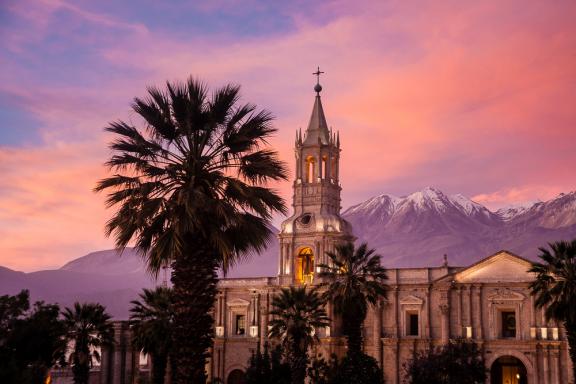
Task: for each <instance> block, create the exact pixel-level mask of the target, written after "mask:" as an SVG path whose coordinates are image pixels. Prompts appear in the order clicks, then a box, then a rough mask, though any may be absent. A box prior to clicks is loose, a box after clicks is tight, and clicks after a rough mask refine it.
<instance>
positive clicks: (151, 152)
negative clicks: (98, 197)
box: [95, 78, 286, 384]
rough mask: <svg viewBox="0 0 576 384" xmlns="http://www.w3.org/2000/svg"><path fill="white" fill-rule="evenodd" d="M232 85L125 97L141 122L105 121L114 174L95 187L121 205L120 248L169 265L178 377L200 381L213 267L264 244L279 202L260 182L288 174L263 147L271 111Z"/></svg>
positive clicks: (116, 226) (170, 87) (115, 229)
mask: <svg viewBox="0 0 576 384" xmlns="http://www.w3.org/2000/svg"><path fill="white" fill-rule="evenodd" d="M239 89H240V88H239V87H238V86H232V85H227V86H224V87H223V88H220V89H218V90H216V91H215V92H214V93H213V94H212V96H211V97H209V96H208V94H207V88H206V86H205V85H204V84H203V83H202V82H200V81H198V80H195V79H193V78H190V79H189V80H188V81H187V82H186V83H184V84H181V83H167V90H166V91H161V90H159V89H157V88H153V87H151V88H149V89H148V97H147V98H146V99H139V98H136V99H135V100H134V104H133V105H132V108H133V110H134V111H135V112H136V113H137V114H138V115H139V116H140V117H142V118H143V120H144V122H145V124H144V126H145V127H144V129H137V128H135V127H133V126H131V125H130V124H128V123H125V122H123V121H118V122H114V123H111V124H110V126H109V127H108V128H106V130H107V131H109V132H111V133H113V134H115V135H117V136H118V138H117V139H116V140H115V141H114V142H112V143H111V145H110V148H111V149H112V151H113V153H114V154H113V156H112V157H111V158H110V160H109V161H108V162H107V165H108V166H109V167H110V168H111V170H112V171H114V172H115V174H114V175H113V176H111V177H108V178H106V179H103V180H101V181H100V182H99V183H98V185H97V187H96V188H95V190H96V191H104V190H107V191H108V192H109V194H108V198H107V204H108V205H109V206H116V207H117V208H118V209H117V211H116V213H115V214H114V216H113V217H112V218H111V219H110V220H109V221H108V223H107V233H108V234H109V235H112V234H113V235H114V236H115V240H116V241H115V242H116V247H117V248H118V249H124V248H125V247H126V246H127V245H128V243H129V242H130V241H132V240H133V241H134V243H135V245H136V249H137V250H138V251H139V252H140V253H141V254H142V255H143V257H145V259H146V262H147V265H148V267H149V270H150V271H151V272H152V273H153V274H156V275H157V273H158V271H159V270H160V268H162V267H163V266H166V265H171V267H172V276H171V281H172V283H173V287H174V313H175V317H174V333H173V341H174V345H173V348H174V352H173V357H174V366H175V372H173V382H174V383H175V384H178V383H190V382H194V383H204V382H205V381H206V374H205V372H204V369H205V365H206V358H207V356H208V348H209V347H210V345H211V344H212V339H213V319H212V317H211V314H210V313H211V310H212V307H213V305H214V301H215V295H216V283H217V274H216V272H217V270H218V268H222V269H223V270H224V272H226V271H227V270H228V268H229V267H230V266H231V265H233V264H234V263H236V262H239V261H241V260H242V258H243V257H244V256H245V255H246V254H247V253H248V252H249V251H261V250H263V249H264V248H265V246H266V242H267V239H268V238H269V236H270V235H271V230H270V226H269V225H268V224H269V221H270V219H271V217H272V214H274V213H275V212H282V213H284V212H285V205H284V201H283V200H282V199H281V198H280V196H279V195H278V194H277V193H276V192H275V191H273V190H271V189H269V188H267V184H268V183H269V182H270V181H275V180H282V179H284V180H285V179H286V170H285V167H284V164H283V163H282V162H280V161H279V160H278V156H277V153H276V152H275V151H273V150H270V149H267V148H265V145H266V144H267V139H268V138H269V137H270V136H271V135H272V134H273V133H274V132H275V131H276V129H275V128H274V127H273V126H272V125H271V121H272V117H271V115H270V113H269V112H267V111H259V112H257V111H256V107H255V106H254V105H251V104H245V105H238V100H239Z"/></svg>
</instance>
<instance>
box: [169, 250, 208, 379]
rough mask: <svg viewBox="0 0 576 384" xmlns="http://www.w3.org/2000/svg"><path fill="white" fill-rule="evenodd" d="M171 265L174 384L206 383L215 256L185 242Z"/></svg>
mask: <svg viewBox="0 0 576 384" xmlns="http://www.w3.org/2000/svg"><path fill="white" fill-rule="evenodd" d="M184 250H185V251H184V252H185V253H184V254H183V255H181V257H176V260H174V262H173V263H172V279H171V280H172V283H173V285H174V312H175V314H174V333H173V346H174V351H173V358H174V365H173V367H174V368H175V369H174V371H173V372H172V383H173V384H189V383H195V384H196V383H197V384H203V383H205V382H206V372H205V367H206V359H207V357H208V354H209V353H208V348H209V347H210V346H211V345H212V338H213V333H214V331H213V319H212V316H211V311H212V307H213V305H214V300H215V298H216V283H217V281H218V279H217V275H216V269H217V263H216V260H217V256H216V255H215V254H214V253H213V252H212V250H210V249H209V248H208V247H206V246H205V245H204V244H198V241H190V240H189V241H187V244H186V246H185V247H184Z"/></svg>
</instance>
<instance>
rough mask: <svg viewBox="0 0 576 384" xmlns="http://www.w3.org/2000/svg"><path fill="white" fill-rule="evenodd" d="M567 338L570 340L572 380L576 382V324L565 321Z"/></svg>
mask: <svg viewBox="0 0 576 384" xmlns="http://www.w3.org/2000/svg"><path fill="white" fill-rule="evenodd" d="M564 327H565V328H566V337H567V338H568V350H569V353H570V360H571V361H572V379H573V380H576V322H573V321H569V320H568V321H565V322H564Z"/></svg>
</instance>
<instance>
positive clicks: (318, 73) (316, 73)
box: [313, 67, 324, 96]
mask: <svg viewBox="0 0 576 384" xmlns="http://www.w3.org/2000/svg"><path fill="white" fill-rule="evenodd" d="M323 73H324V72H322V71H320V67H318V69H317V70H316V72H314V73H313V75H316V85H315V86H314V91H316V94H317V95H318V96H320V92H321V91H322V86H321V85H320V75H321V74H323Z"/></svg>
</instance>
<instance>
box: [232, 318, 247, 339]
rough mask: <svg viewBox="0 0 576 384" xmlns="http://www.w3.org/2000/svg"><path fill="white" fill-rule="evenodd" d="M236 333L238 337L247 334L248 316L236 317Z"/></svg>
mask: <svg viewBox="0 0 576 384" xmlns="http://www.w3.org/2000/svg"><path fill="white" fill-rule="evenodd" d="M234 333H235V334H236V335H244V334H245V333H246V316H244V315H236V319H235V322H234Z"/></svg>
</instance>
